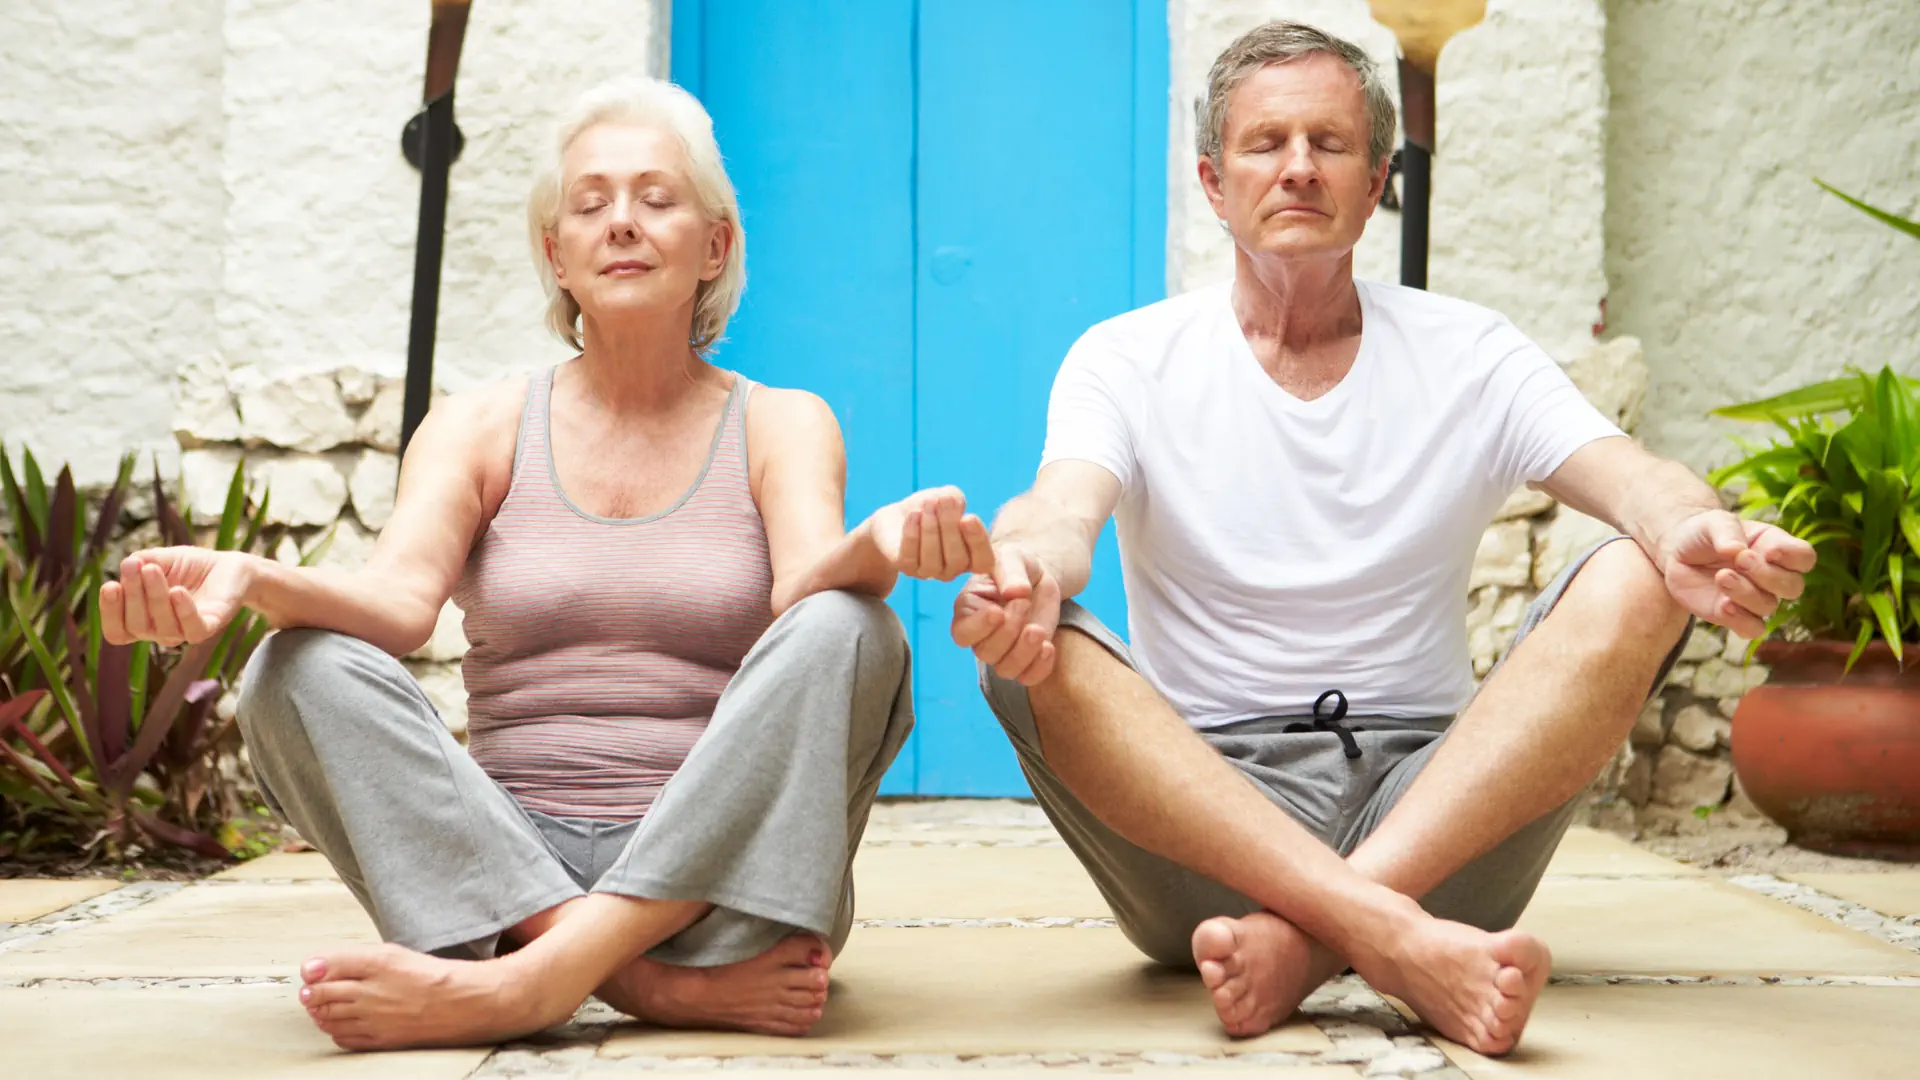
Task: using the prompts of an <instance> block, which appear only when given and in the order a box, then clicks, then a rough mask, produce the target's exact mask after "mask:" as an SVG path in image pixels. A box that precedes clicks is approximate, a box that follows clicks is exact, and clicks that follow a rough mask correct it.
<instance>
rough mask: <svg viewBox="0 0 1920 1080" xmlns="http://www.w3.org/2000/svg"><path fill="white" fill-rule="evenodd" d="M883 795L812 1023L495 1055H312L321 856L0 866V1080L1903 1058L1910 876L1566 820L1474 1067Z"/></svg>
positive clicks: (1322, 1072)
mask: <svg viewBox="0 0 1920 1080" xmlns="http://www.w3.org/2000/svg"><path fill="white" fill-rule="evenodd" d="M881 811H882V812H881V813H879V814H877V815H876V818H875V822H874V825H873V827H872V829H871V830H870V832H869V834H868V836H867V844H866V846H865V848H864V849H863V850H862V852H861V854H860V857H859V860H858V862H857V863H856V867H855V870H856V876H857V882H858V889H857V892H858V898H859V905H858V906H859V912H858V913H859V916H860V918H861V920H862V922H861V926H860V928H859V929H858V930H856V931H855V934H854V937H853V940H852V941H851V942H850V943H849V945H848V948H847V950H846V953H845V956H844V957H843V959H842V960H841V962H840V963H838V964H837V965H836V967H835V969H834V996H833V999H832V1002H831V1004H830V1006H829V1008H828V1011H827V1015H826V1017H825V1019H824V1020H823V1021H822V1022H821V1024H820V1026H819V1028H818V1029H817V1030H816V1032H815V1034H814V1035H813V1036H812V1037H810V1038H808V1039H804V1040H784V1039H772V1038H762V1037H757V1036H749V1035H724V1034H695V1033H685V1032H664V1031H655V1030H649V1029H645V1028H641V1027H638V1026H636V1025H632V1024H625V1023H621V1022H619V1020H618V1017H616V1016H615V1015H614V1014H613V1013H612V1012H611V1011H610V1010H607V1009H605V1008H604V1007H602V1006H599V1005H597V1004H590V1005H589V1006H588V1007H587V1008H586V1009H585V1010H583V1011H582V1013H581V1015H580V1016H579V1017H578V1018H577V1019H576V1021H575V1022H574V1023H573V1024H571V1025H569V1026H568V1027H567V1028H565V1029H562V1030H560V1031H556V1032H553V1033H550V1034H547V1035H544V1036H542V1037H540V1038H539V1039H537V1040H535V1041H532V1042H528V1043H522V1044H516V1045H514V1046H509V1047H503V1048H499V1049H496V1050H492V1051H488V1050H473V1051H439V1052H432V1053H412V1054H374V1055H351V1054H342V1053H338V1052H336V1051H334V1049H333V1047H332V1045H331V1044H330V1043H329V1042H328V1041H327V1040H326V1039H325V1038H324V1037H323V1036H321V1035H320V1034H319V1033H318V1032H316V1031H314V1030H313V1028H312V1027H311V1025H309V1024H308V1022H307V1020H306V1017H305V1015H304V1013H302V1012H301V1010H300V1009H299V1007H298V1006H297V1005H296V1004H295V1002H294V999H293V982H294V980H293V968H294V965H295V964H296V963H297V962H298V961H299V960H300V959H302V958H303V957H305V956H306V955H308V954H309V953H311V952H313V951H315V950H316V949H319V948H322V947H325V946H327V945H332V944H339V943H341V942H345V941H371V940H373V935H372V931H371V927H370V926H369V925H368V923H367V921H366V919H365V917H364V916H362V915H361V914H360V911H359V909H358V907H357V906H355V904H354V903H353V900H352V898H351V897H350V896H348V894H347V892H346V890H345V889H343V888H342V887H341V886H340V885H339V884H338V883H336V882H334V881H333V880H331V875H330V874H329V873H328V871H327V867H326V864H325V862H324V861H322V860H321V859H319V858H318V857H317V856H314V855H276V856H269V857H268V858H266V859H262V860H259V861H257V862H254V863H250V864H248V865H246V866H243V867H240V868H238V869H236V870H232V871H228V872H227V873H224V874H221V875H218V876H217V877H215V878H213V879H209V880H206V881H200V882H195V883H192V884H186V885H178V884H164V883H137V884H132V885H126V886H116V885H115V884H114V883H111V882H57V883H56V882H43V881H0V920H5V921H0V1076H4V1077H7V1078H9V1080H11V1078H13V1077H36V1078H37V1077H50V1078H51V1077H59V1078H62V1080H65V1078H72V1077H96V1076H97V1077H120V1076H138V1077H142V1078H149V1080H158V1078H171V1077H196V1078H197V1077H236V1078H239V1077H248V1078H251V1077H273V1076H300V1077H315V1078H327V1077H334V1076H339V1077H378V1078H388V1077H392V1078H403V1077H404V1078H413V1077H419V1078H441V1077H445V1078H449V1080H452V1078H456V1077H475V1078H482V1077H508V1076H541V1077H561V1076H582V1077H595V1076H601V1075H606V1074H629V1073H634V1072H643V1071H690V1070H691V1071H718V1070H727V1071H733V1070H741V1069H744V1070H751V1071H783V1072H784V1071H791V1070H795V1069H808V1070H812V1071H814V1072H815V1073H816V1074H817V1073H818V1072H820V1071H823V1070H824V1071H827V1072H852V1071H858V1072H859V1074H860V1075H861V1076H862V1077H866V1078H872V1080H881V1078H883V1077H900V1076H907V1075H915V1076H927V1075H938V1076H947V1077H950V1076H951V1075H952V1074H953V1072H954V1071H955V1070H967V1071H982V1070H985V1071H991V1072H992V1073H993V1074H994V1076H995V1077H999V1078H1004V1080H1014V1078H1016V1077H1019V1078H1025V1077H1032V1076H1037V1075H1039V1074H1042V1073H1046V1074H1049V1075H1058V1074H1060V1073H1063V1072H1066V1073H1083V1072H1117V1073H1129V1074H1166V1075H1168V1076H1177V1077H1182V1078H1187V1080H1214V1078H1216V1077H1219V1076H1222V1075H1227V1074H1231V1075H1233V1076H1245V1077H1253V1076H1256V1075H1257V1076H1260V1077H1263V1078H1265V1077H1280V1078H1287V1077H1313V1078H1335V1077H1348V1078H1353V1077H1361V1076H1373V1077H1378V1076H1397V1077H1415V1076H1418V1077H1423V1078H1432V1080H1440V1078H1451V1080H1459V1078H1460V1077H1463V1076H1464V1077H1471V1078H1473V1080H1492V1078H1496V1077H1501V1078H1504V1077H1513V1076H1542V1077H1555V1078H1566V1080H1584V1078H1588V1077H1594V1078H1600V1077H1636V1078H1643V1077H1644V1078H1657V1077H1722V1076H1725V1077H1740V1078H1742V1080H1758V1078H1770V1077H1780V1078H1794V1080H1800V1078H1808V1077H1836V1078H1842V1077H1843V1078H1847V1080H1856V1078H1857V1080H1869V1078H1888V1080H1892V1078H1896V1077H1898V1078H1911V1077H1914V1076H1920V1064H1916V1062H1920V871H1915V872H1905V873H1875V874H1867V873H1861V874H1846V873H1830V872H1829V873H1806V874H1792V875H1790V876H1789V877H1775V876H1772V875H1766V874H1748V875H1744V876H1725V875H1722V874H1716V873H1703V872H1702V871H1700V870H1697V869H1695V868H1692V867H1689V866H1685V865H1682V864H1680V863H1678V862H1674V861H1672V860H1669V859H1665V858H1662V857H1660V856H1657V855H1654V854H1651V853H1649V852H1647V851H1644V850H1641V849H1639V848H1636V847H1634V846H1633V845H1631V844H1628V843H1626V842H1625V841H1622V840H1619V839H1617V838H1615V837H1612V836H1610V835H1607V834H1604V833H1597V832H1592V831H1587V830H1576V831H1575V832H1573V833H1572V834H1570V835H1569V837H1568V839H1567V842H1566V844H1565V845H1563V847H1562V849H1561V851H1560V853H1559V854H1558V856H1557V857H1556V859H1555V861H1554V864H1553V866H1552V868H1551V869H1550V871H1549V876H1548V878H1547V881H1546V882H1545V884H1544V885H1543V887H1542V890H1541V893H1540V895H1539V897H1538V898H1537V899H1536V901H1535V903H1534V905H1533V907H1532V908H1531V909H1530V910H1529V911H1528V913H1527V916H1526V919H1525V921H1524V925H1525V926H1527V927H1529V928H1531V929H1532V930H1534V931H1535V932H1536V933H1539V934H1540V935H1541V936H1542V937H1544V938H1545V939H1546V940H1547V942H1548V943H1549V944H1550V945H1551V946H1553V948H1554V952H1555V961H1556V963H1555V975H1554V982H1553V984H1552V985H1551V986H1550V987H1549V988H1548V990H1547V992H1546V994H1545V995H1544V997H1543V998H1542V1001H1541V1004H1540V1006H1539V1008H1538V1010H1537V1011H1536V1013H1535V1019H1534V1023H1533V1026H1532V1028H1531V1029H1530V1030H1529V1032H1528V1036H1527V1041H1526V1043H1525V1044H1524V1046H1523V1047H1522V1049H1521V1051H1520V1052H1519V1053H1517V1054H1515V1055H1513V1056H1511V1057H1509V1058H1508V1059H1506V1060H1503V1061H1498V1062H1494V1061H1488V1060H1486V1059H1483V1058H1480V1057H1478V1056H1476V1055H1474V1054H1471V1053H1469V1052H1467V1051H1465V1050H1463V1049H1461V1048H1459V1047H1456V1046H1453V1045H1451V1044H1448V1043H1446V1042H1445V1041H1444V1040H1441V1039H1439V1038H1438V1037H1437V1036H1433V1035H1431V1034H1430V1033H1426V1032H1423V1031H1421V1030H1420V1029H1419V1028H1417V1027H1414V1026H1411V1025H1410V1024H1409V1023H1408V1022H1407V1021H1406V1020H1405V1019H1403V1018H1402V1016H1401V1015H1399V1014H1398V1013H1396V1012H1395V1010H1394V1007H1393V1005H1392V1003H1390V1002H1388V1001H1386V1000H1385V999H1383V998H1381V997H1379V996H1378V995H1376V994H1374V993H1373V992H1372V991H1370V990H1369V989H1367V987H1366V986H1365V985H1364V984H1363V983H1360V982H1358V981H1357V980H1354V979H1351V978H1348V979H1343V980H1339V981H1337V982H1335V983H1334V984H1332V985H1331V986H1329V987H1328V988H1327V989H1325V990H1323V991H1322V992H1321V993H1320V994H1318V995H1316V996H1315V997H1314V998H1313V999H1312V1000H1310V1001H1309V1002H1308V1008H1307V1010H1306V1013H1305V1015H1304V1016H1302V1017H1298V1018H1296V1020H1295V1022H1293V1023H1292V1024H1289V1025H1287V1026H1286V1027H1284V1028H1282V1029H1280V1030H1278V1031H1275V1032H1273V1033H1271V1034H1269V1035H1267V1036H1265V1037H1262V1038H1259V1039H1252V1040H1232V1039H1229V1038H1227V1037H1226V1036H1225V1035H1224V1034H1223V1033H1222V1032H1221V1031H1220V1030H1219V1027H1218V1025H1217V1023H1216V1022H1215V1020H1214V1018H1213V1015H1212V1012H1211V1010H1210V1009H1209V1008H1208V1005H1207V1001H1206V997H1205V995H1204V993H1203V992H1202V991H1201V989H1200V988H1199V984H1198V981H1197V979H1195V978H1194V977H1193V976H1191V975H1183V974H1177V973H1173V972H1169V971H1165V970H1159V969H1155V968H1152V967H1151V966H1149V965H1148V964H1146V963H1145V962H1144V961H1143V960H1142V959H1141V958H1140V957H1139V955H1138V954H1137V953H1135V952H1134V951H1133V949H1132V948H1131V947H1130V946H1129V945H1128V944H1127V943H1126V941H1125V939H1124V938H1122V937H1121V935H1120V933H1119V932H1118V931H1117V930H1115V929H1113V927H1112V923H1111V920H1110V919H1109V918H1108V912H1107V910H1106V907H1105V905H1104V904H1103V903H1102V901H1101V899H1100V896H1099V894H1098V892H1096V891H1095V890H1094V889H1093V887H1092V886H1091V884H1089V883H1088V882H1087V880H1086V877H1085V875H1084V874H1083V873H1082V872H1081V870H1080V868H1079V866H1078V865H1077V864H1076V863H1075V862H1074V861H1073V859H1072V856H1071V855H1070V854H1069V853H1068V852H1067V850H1066V849H1065V848H1064V847H1063V846H1061V845H1060V843H1059V841H1058V839H1057V838H1056V837H1055V836H1054V835H1053V833H1052V832H1051V830H1049V829H1048V828H1047V827H1046V825H1045V824H1044V822H1042V821H1040V820H1039V819H1038V818H1037V817H1036V816H1035V815H1034V813H1033V812H1032V810H1031V808H1027V807H1020V806H1017V805H1014V804H1006V803H986V804H962V803H953V804H906V805H899V806H891V807H882V808H881Z"/></svg>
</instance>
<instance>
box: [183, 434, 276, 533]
mask: <svg viewBox="0 0 1920 1080" xmlns="http://www.w3.org/2000/svg"><path fill="white" fill-rule="evenodd" d="M240 460H241V455H240V451H239V450H237V449H234V448H233V447H230V446H210V447H203V448H201V449H197V450H187V451H184V452H182V453H181V455H180V477H181V481H182V483H183V484H184V485H185V490H184V491H183V492H182V493H181V494H182V496H183V499H184V501H185V503H186V507H185V513H183V514H182V515H181V516H183V517H186V516H189V515H190V516H191V518H192V522H193V523H195V524H200V525H206V524H210V523H217V522H218V521H219V520H220V515H221V514H222V513H224V512H225V510H226V507H227V491H228V490H229V489H230V488H231V487H232V486H233V470H234V469H236V468H238V467H239V465H240ZM254 493H255V497H256V498H258V497H259V487H258V485H257V484H256V485H255V487H254ZM275 501H276V502H277V501H278V500H277V499H276V500H275Z"/></svg>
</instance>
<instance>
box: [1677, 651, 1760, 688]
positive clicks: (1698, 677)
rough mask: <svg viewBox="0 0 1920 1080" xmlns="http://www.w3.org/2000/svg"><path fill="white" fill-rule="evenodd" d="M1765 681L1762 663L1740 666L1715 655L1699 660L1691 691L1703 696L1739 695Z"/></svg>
mask: <svg viewBox="0 0 1920 1080" xmlns="http://www.w3.org/2000/svg"><path fill="white" fill-rule="evenodd" d="M1766 681H1767V669H1766V667H1765V666H1763V665H1760V664H1749V665H1747V666H1745V667H1740V666H1737V665H1734V664H1729V663H1727V662H1726V661H1725V660H1721V659H1719V658H1717V657H1716V658H1714V659H1710V660H1703V661H1701V663H1700V668H1699V670H1698V671H1696V672H1695V673H1694V676H1693V692H1694V693H1696V694H1699V695H1700V696H1701V697H1705V698H1725V697H1739V696H1740V695H1742V694H1744V693H1746V692H1747V691H1749V690H1751V689H1753V688H1754V687H1756V686H1759V685H1760V684H1762V683H1764V682H1766Z"/></svg>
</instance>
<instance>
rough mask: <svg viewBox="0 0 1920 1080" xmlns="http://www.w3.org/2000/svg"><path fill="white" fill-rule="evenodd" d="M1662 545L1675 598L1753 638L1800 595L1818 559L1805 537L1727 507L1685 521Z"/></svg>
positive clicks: (1663, 569) (1664, 566) (1663, 564)
mask: <svg viewBox="0 0 1920 1080" xmlns="http://www.w3.org/2000/svg"><path fill="white" fill-rule="evenodd" d="M1660 547H1661V549H1662V558H1661V567H1660V570H1661V573H1663V574H1665V575H1666V579H1667V590H1668V591H1669V592H1671V593H1672V594H1673V598H1674V599H1675V600H1678V601H1680V604H1681V606H1682V607H1685V608H1686V609H1687V610H1688V611H1691V612H1693V613H1694V614H1695V615H1697V616H1699V617H1700V618H1702V619H1706V620H1707V621H1708V622H1714V623H1719V624H1720V625H1721V626H1724V627H1726V628H1727V629H1729V630H1732V631H1733V632H1734V633H1736V634H1739V635H1740V636H1741V637H1743V638H1748V639H1752V638H1757V637H1759V636H1760V635H1761V634H1763V633H1765V632H1766V620H1767V618H1768V617H1769V616H1771V615H1772V614H1773V613H1774V611H1775V609H1777V608H1778V607H1779V606H1780V601H1782V600H1793V599H1796V598H1797V597H1799V595H1800V593H1801V590H1802V589H1804V588H1805V586H1806V578H1805V575H1806V572H1807V571H1809V570H1811V569H1813V564H1814V558H1815V556H1814V551H1813V545H1812V544H1809V543H1807V542H1806V541H1805V540H1802V539H1800V538H1799V537H1796V536H1794V535H1792V534H1790V533H1788V532H1786V531H1784V530H1782V529H1780V528H1777V527H1775V526H1773V525H1768V524H1765V523H1763V522H1758V521H1743V520H1741V519H1740V518H1737V517H1735V516H1733V515H1732V514H1730V513H1728V512H1726V511H1725V510H1703V511H1701V512H1700V513H1698V514H1695V515H1693V516H1692V517H1689V518H1685V519H1683V520H1681V521H1680V522H1679V523H1678V524H1677V525H1675V526H1674V527H1673V529H1672V530H1671V531H1670V532H1669V534H1668V535H1667V536H1666V537H1663V538H1662V540H1661V543H1660Z"/></svg>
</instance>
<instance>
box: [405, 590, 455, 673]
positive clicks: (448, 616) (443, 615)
mask: <svg viewBox="0 0 1920 1080" xmlns="http://www.w3.org/2000/svg"><path fill="white" fill-rule="evenodd" d="M466 618H467V616H466V613H465V612H463V611H461V610H460V609H459V608H458V607H457V606H455V605H454V602H453V601H451V600H449V601H447V602H446V603H445V604H442V605H441V607H440V615H439V617H438V618H436V619H435V620H434V624H433V634H432V636H431V637H429V638H427V643H426V644H425V645H422V646H420V647H419V648H418V649H415V650H414V651H413V652H411V653H408V654H407V655H408V656H409V657H410V658H412V659H415V660H433V661H438V662H442V663H444V662H446V661H449V660H458V659H460V658H461V657H463V656H465V655H467V635H466V631H465V622H466Z"/></svg>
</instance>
